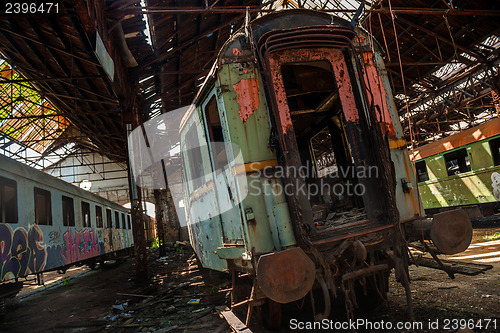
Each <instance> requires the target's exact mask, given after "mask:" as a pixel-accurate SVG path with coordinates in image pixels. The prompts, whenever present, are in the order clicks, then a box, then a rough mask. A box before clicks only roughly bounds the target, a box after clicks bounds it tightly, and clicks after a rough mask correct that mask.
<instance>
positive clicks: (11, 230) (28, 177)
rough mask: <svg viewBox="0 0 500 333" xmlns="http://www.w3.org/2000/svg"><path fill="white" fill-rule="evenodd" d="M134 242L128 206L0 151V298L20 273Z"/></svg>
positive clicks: (12, 290) (101, 255) (87, 258)
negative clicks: (8, 156)
mask: <svg viewBox="0 0 500 333" xmlns="http://www.w3.org/2000/svg"><path fill="white" fill-rule="evenodd" d="M132 246H133V239H132V223H131V216H130V212H129V210H128V209H126V208H124V207H122V206H120V205H118V204H116V203H114V202H111V201H109V200H106V199H104V198H102V197H100V196H98V195H95V194H93V193H90V192H88V191H85V190H83V189H80V188H78V187H76V186H74V185H72V184H69V183H67V182H64V181H62V180H60V179H58V178H55V177H53V176H50V175H48V174H46V173H44V172H41V171H38V170H36V169H34V168H31V167H28V166H26V165H24V164H21V163H19V162H17V161H14V160H12V159H10V158H7V157H5V156H3V155H0V303H2V298H4V297H6V296H9V295H15V294H17V292H18V291H19V289H20V288H21V287H22V282H21V281H20V280H19V278H22V277H26V276H27V275H29V274H38V273H43V272H47V271H50V270H56V269H60V270H65V269H66V268H67V267H69V266H71V265H73V264H79V263H85V264H88V265H89V266H94V265H95V263H96V261H100V260H104V259H106V258H110V257H113V256H115V255H116V254H117V253H119V252H125V251H128V250H131V248H132ZM0 310H1V309H0Z"/></svg>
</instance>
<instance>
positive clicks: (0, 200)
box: [0, 176, 19, 224]
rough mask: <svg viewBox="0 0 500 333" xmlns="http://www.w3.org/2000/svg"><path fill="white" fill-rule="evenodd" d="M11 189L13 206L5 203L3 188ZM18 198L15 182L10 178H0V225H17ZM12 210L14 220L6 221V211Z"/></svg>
mask: <svg viewBox="0 0 500 333" xmlns="http://www.w3.org/2000/svg"><path fill="white" fill-rule="evenodd" d="M7 186H9V187H11V188H13V189H14V201H15V205H11V204H10V203H8V202H6V201H5V187H7ZM18 204H19V200H18V196H17V181H16V180H14V179H11V178H6V177H2V176H0V223H12V224H14V223H18V222H19V209H18ZM9 208H12V209H13V211H14V214H13V215H14V220H13V221H8V219H7V210H8V209H9Z"/></svg>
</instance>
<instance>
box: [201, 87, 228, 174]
mask: <svg viewBox="0 0 500 333" xmlns="http://www.w3.org/2000/svg"><path fill="white" fill-rule="evenodd" d="M204 112H205V119H206V122H207V130H208V137H209V139H210V143H211V147H212V149H211V150H212V155H213V160H214V164H215V165H214V169H215V170H216V171H221V170H222V167H223V166H224V165H226V162H227V161H226V160H227V157H226V150H225V149H224V144H223V142H224V135H223V134H222V125H221V121H220V115H219V110H218V108H217V101H216V99H215V95H213V96H212V98H210V101H209V102H208V103H207V105H206V106H205V110H204Z"/></svg>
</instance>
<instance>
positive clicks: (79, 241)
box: [61, 228, 104, 264]
mask: <svg viewBox="0 0 500 333" xmlns="http://www.w3.org/2000/svg"><path fill="white" fill-rule="evenodd" d="M63 237H64V245H63V250H62V253H61V256H62V258H63V260H64V263H65V264H69V263H72V262H76V261H81V260H85V259H88V258H91V257H95V256H98V255H100V254H101V253H102V252H104V251H101V247H100V245H99V240H98V239H97V237H96V233H95V231H94V228H92V229H83V230H80V231H78V230H76V229H74V231H72V230H71V229H70V228H68V231H66V232H65V233H64V235H63Z"/></svg>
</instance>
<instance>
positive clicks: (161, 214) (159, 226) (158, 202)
mask: <svg viewBox="0 0 500 333" xmlns="http://www.w3.org/2000/svg"><path fill="white" fill-rule="evenodd" d="M162 194H163V191H161V190H154V191H153V195H154V198H155V218H156V233H157V235H158V245H159V255H160V257H164V256H165V255H166V254H167V249H166V247H165V242H166V239H165V224H166V216H167V201H166V200H165V196H164V195H162Z"/></svg>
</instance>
